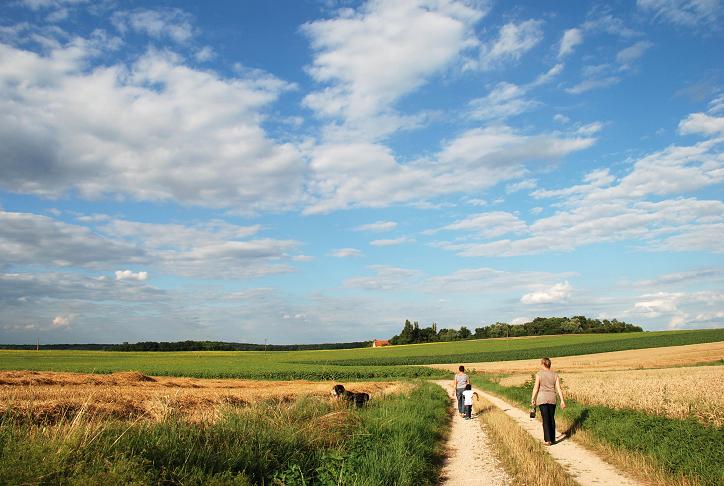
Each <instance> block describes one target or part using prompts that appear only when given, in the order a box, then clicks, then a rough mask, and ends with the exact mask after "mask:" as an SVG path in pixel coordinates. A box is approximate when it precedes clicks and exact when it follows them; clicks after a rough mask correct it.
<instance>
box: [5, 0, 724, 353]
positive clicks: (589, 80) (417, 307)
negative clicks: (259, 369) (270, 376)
mask: <svg viewBox="0 0 724 486" xmlns="http://www.w3.org/2000/svg"><path fill="white" fill-rule="evenodd" d="M721 19H722V6H721V4H720V1H719V0H638V1H633V0H631V1H618V2H578V1H576V2H546V3H544V2H536V1H531V2H502V1H498V2H495V1H485V0H480V1H454V0H397V1H368V2H347V1H340V2H336V1H332V0H328V1H322V0H320V1H314V0H306V1H285V2H257V1H248V2H235V1H215V2H183V1H164V2H140V1H127V2H120V1H114V0H104V1H100V2H91V1H86V0H18V1H6V2H3V5H2V9H0V219H1V220H2V221H0V342H5V343H25V342H34V341H35V339H36V338H39V339H40V340H41V342H48V343H49V342H121V341H139V340H182V339H218V340H229V341H245V342H261V341H263V340H264V339H268V340H269V342H272V343H294V342H298V343H306V342H332V341H350V340H362V339H372V338H379V337H389V336H391V335H393V334H395V333H397V332H398V330H399V328H400V327H401V324H402V322H404V320H405V319H408V318H409V319H412V320H418V321H420V322H421V323H422V324H429V323H431V322H437V323H438V325H439V327H459V326H460V325H467V326H469V327H471V328H475V327H478V326H481V325H486V324H489V323H491V322H495V321H506V322H516V323H517V322H525V321H526V320H529V319H532V318H534V317H536V316H550V315H574V314H584V315H587V316H590V317H598V318H614V317H615V318H618V319H623V320H626V321H628V322H634V323H637V324H639V325H642V326H643V327H644V328H646V329H649V330H654V329H683V328H705V327H719V326H721V323H722V320H723V319H724V286H723V284H724V258H723V257H722V248H724V247H723V246H722V243H721V241H722V239H723V238H724V201H722V181H723V180H724V155H723V154H722V151H721V147H722V142H723V141H724V89H722V76H723V72H722V71H723V68H724V66H723V65H722V55H721V54H722V46H723V42H722V40H723V35H722V29H721Z"/></svg>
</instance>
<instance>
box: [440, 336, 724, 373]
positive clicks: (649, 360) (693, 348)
mask: <svg viewBox="0 0 724 486" xmlns="http://www.w3.org/2000/svg"><path fill="white" fill-rule="evenodd" d="M551 358H552V359H553V366H554V367H555V368H556V369H557V370H558V371H615V370H635V369H646V368H672V367H676V366H694V365H699V364H706V363H715V362H717V361H722V360H724V341H720V342H716V343H704V344H688V345H685V346H670V347H664V348H649V349H631V350H627V351H614V352H611V353H598V354H582V355H579V356H564V357H560V358H556V357H554V356H551ZM539 363H540V360H538V359H524V360H518V361H494V362H490V363H462V364H464V365H465V367H466V368H468V369H469V370H475V371H477V372H480V373H530V372H535V371H537V370H538V367H539V366H540V364H539ZM430 366H432V367H435V368H440V369H445V370H449V371H453V372H454V371H457V368H458V364H440V365H430Z"/></svg>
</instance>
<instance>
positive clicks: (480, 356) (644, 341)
mask: <svg viewBox="0 0 724 486" xmlns="http://www.w3.org/2000/svg"><path fill="white" fill-rule="evenodd" d="M589 336H594V337H597V336H599V335H581V334H575V335H566V336H557V338H558V339H557V341H559V342H558V343H556V340H547V339H546V338H550V336H541V337H540V338H534V339H512V340H495V341H494V342H490V341H486V340H480V341H474V342H473V341H469V342H468V343H479V348H480V349H479V350H476V351H465V352H459V353H454V354H433V353H429V354H423V352H424V348H420V351H421V353H420V355H405V356H402V355H400V356H394V355H392V356H383V355H380V356H376V357H367V358H359V359H338V360H329V361H315V362H316V363H319V364H327V365H330V364H331V365H342V366H364V365H387V366H392V365H425V364H443V363H482V362H491V361H512V360H520V359H532V358H539V357H540V356H574V355H581V354H596V353H607V352H611V351H624V350H628V349H642V348H659V347H666V346H681V345H685V344H699V343H708V342H717V341H724V328H723V329H706V330H699V331H688V332H679V333H671V332H667V333H650V334H649V333H631V334H628V335H627V334H617V335H616V336H620V338H619V339H613V336H612V335H604V336H603V337H605V340H604V339H602V340H596V341H584V340H583V339H586V338H589ZM536 339H540V340H539V341H536ZM544 339H546V341H543V340H544ZM575 339H581V341H580V342H576V341H575ZM544 342H545V344H544V345H542V343H544ZM548 343H550V344H548ZM493 344H494V345H495V347H493ZM418 346H425V345H418ZM427 346H431V345H427ZM405 348H408V347H402V348H400V349H404V350H405V351H406V352H407V351H408V349H405ZM409 348H412V346H410V347H409ZM486 348H487V349H486ZM496 348H497V349H496ZM440 349H442V348H440ZM396 350H397V347H393V348H391V349H390V354H392V352H394V351H396ZM302 362H304V363H309V362H310V361H307V360H304V361H300V363H302Z"/></svg>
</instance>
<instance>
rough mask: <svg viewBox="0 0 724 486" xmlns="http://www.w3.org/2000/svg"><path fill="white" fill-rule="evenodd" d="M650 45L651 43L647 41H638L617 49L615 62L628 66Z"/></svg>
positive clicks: (651, 45)
mask: <svg viewBox="0 0 724 486" xmlns="http://www.w3.org/2000/svg"><path fill="white" fill-rule="evenodd" d="M651 47H653V43H651V42H649V41H638V42H636V43H635V44H632V45H630V46H628V47H626V48H625V49H621V50H620V51H618V54H616V62H618V63H619V64H621V65H623V66H629V65H630V64H631V63H633V62H635V61H638V60H639V58H641V56H643V55H644V53H645V52H646V51H647V50H649V49H650V48H651Z"/></svg>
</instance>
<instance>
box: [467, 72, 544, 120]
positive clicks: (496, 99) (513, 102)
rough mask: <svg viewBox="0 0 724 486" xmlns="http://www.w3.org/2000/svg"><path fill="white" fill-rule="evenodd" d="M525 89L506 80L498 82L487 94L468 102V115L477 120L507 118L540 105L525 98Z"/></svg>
mask: <svg viewBox="0 0 724 486" xmlns="http://www.w3.org/2000/svg"><path fill="white" fill-rule="evenodd" d="M526 91H527V90H526V89H525V88H523V87H521V86H518V85H516V84H511V83H507V82H504V81H503V82H500V83H498V84H497V85H496V86H495V87H494V88H493V89H492V90H491V91H490V93H488V95H487V96H485V97H482V98H476V99H474V100H471V101H470V102H469V103H468V106H469V107H470V111H469V115H470V117H471V118H473V119H477V120H489V119H495V118H508V117H511V116H515V115H519V114H521V113H524V112H526V111H530V110H532V109H534V108H536V107H537V106H539V105H540V103H539V102H537V101H534V100H530V99H526V98H525V94H526Z"/></svg>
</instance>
